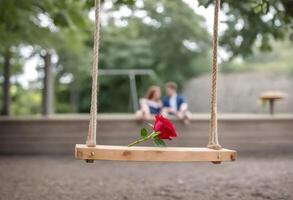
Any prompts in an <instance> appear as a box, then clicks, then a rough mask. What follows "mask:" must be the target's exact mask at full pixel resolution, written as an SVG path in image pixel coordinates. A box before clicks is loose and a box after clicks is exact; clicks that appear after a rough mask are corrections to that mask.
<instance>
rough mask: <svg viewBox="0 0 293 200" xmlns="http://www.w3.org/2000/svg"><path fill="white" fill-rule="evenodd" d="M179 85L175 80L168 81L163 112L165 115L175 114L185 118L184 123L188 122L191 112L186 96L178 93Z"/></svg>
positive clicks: (182, 118)
mask: <svg viewBox="0 0 293 200" xmlns="http://www.w3.org/2000/svg"><path fill="white" fill-rule="evenodd" d="M177 87H178V86H177V84H176V83H175V82H172V81H170V82H167V83H166V86H165V90H166V97H164V98H163V110H162V114H163V115H165V116H168V115H174V116H176V117H178V118H179V119H181V120H183V121H184V123H188V122H189V119H190V112H189V111H188V104H187V101H186V97H185V96H183V95H180V94H178V93H177Z"/></svg>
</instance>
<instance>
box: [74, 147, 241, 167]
mask: <svg viewBox="0 0 293 200" xmlns="http://www.w3.org/2000/svg"><path fill="white" fill-rule="evenodd" d="M75 158H76V159H79V160H86V161H88V162H89V161H94V160H116V161H159V162H197V161H210V162H213V163H221V162H223V161H234V160H235V159H236V151H234V150H229V149H221V150H213V149H209V148H192V147H163V148H162V147H140V146H137V147H127V146H110V145H97V146H95V147H88V146H87V145H85V144H76V146H75Z"/></svg>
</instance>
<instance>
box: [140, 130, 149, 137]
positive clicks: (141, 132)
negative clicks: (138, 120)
mask: <svg viewBox="0 0 293 200" xmlns="http://www.w3.org/2000/svg"><path fill="white" fill-rule="evenodd" d="M140 136H141V137H142V138H145V137H147V136H148V131H147V130H146V128H142V129H141V130H140Z"/></svg>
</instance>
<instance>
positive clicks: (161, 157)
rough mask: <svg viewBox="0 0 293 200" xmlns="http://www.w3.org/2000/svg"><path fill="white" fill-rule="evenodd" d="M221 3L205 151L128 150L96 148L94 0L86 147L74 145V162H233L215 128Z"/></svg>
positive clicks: (97, 36)
mask: <svg viewBox="0 0 293 200" xmlns="http://www.w3.org/2000/svg"><path fill="white" fill-rule="evenodd" d="M219 10H220V0H215V9H214V27H213V54H212V77H211V79H212V90H211V120H210V130H209V137H208V140H209V141H208V145H207V147H203V148H198V147H163V148H162V147H141V146H138V147H127V146H110V145H97V144H96V128H97V93H98V86H97V82H98V58H99V39H100V0H95V38H94V48H93V66H92V71H93V72H92V76H93V77H92V96H91V110H90V123H89V131H88V136H87V141H86V144H76V146H75V158H76V159H78V160H85V161H87V162H89V163H91V162H93V161H94V160H117V161H161V162H197V161H209V162H212V163H215V164H219V163H221V162H223V161H235V159H236V156H237V152H236V151H235V150H229V149H224V148H222V147H221V145H220V144H219V141H218V128H217V122H218V120H217V75H218V60H217V56H218V21H219V19H218V18H219Z"/></svg>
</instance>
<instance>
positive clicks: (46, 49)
mask: <svg viewBox="0 0 293 200" xmlns="http://www.w3.org/2000/svg"><path fill="white" fill-rule="evenodd" d="M87 13H88V6H87V3H86V2H85V1H74V2H72V1H70V0H65V1H58V0H44V1H38V0H27V1H24V0H20V1H16V0H11V1H10V0H3V1H0V39H1V41H3V43H2V46H1V48H0V51H1V55H2V57H3V59H4V62H3V63H4V73H3V74H4V84H3V90H4V92H3V93H4V95H3V102H4V103H3V108H2V110H3V114H6V115H8V114H9V107H10V98H11V97H10V92H9V88H10V82H9V79H10V71H11V69H10V68H11V65H10V63H11V62H10V56H9V55H10V51H11V48H12V47H16V48H18V46H19V45H20V44H21V45H32V46H34V47H35V49H36V52H41V53H42V54H41V56H42V57H43V59H44V66H45V71H46V72H47V73H46V75H45V78H44V80H45V81H44V86H45V87H44V92H43V94H44V95H43V99H44V100H43V102H44V103H43V109H42V110H43V113H44V114H47V113H50V112H52V110H53V102H51V101H52V99H53V97H52V95H53V93H54V91H53V77H52V73H50V72H51V71H52V65H51V52H52V50H53V49H56V48H57V47H58V48H59V47H60V46H62V45H63V41H62V39H64V38H67V37H70V36H68V35H67V36H64V35H61V34H60V33H68V32H66V31H63V32H61V31H60V29H71V30H78V28H79V27H82V26H83V25H84V24H85V23H84V22H85V21H86V20H87ZM76 42H78V41H76Z"/></svg>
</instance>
